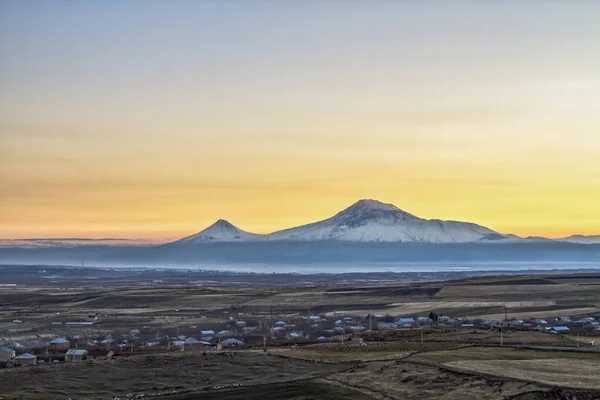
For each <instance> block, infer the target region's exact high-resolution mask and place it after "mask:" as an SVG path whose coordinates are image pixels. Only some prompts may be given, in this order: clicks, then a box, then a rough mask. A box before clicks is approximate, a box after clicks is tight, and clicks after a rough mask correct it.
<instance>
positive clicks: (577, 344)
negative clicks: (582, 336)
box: [577, 333, 579, 348]
mask: <svg viewBox="0 0 600 400" xmlns="http://www.w3.org/2000/svg"><path fill="white" fill-rule="evenodd" d="M577 348H579V333H578V334H577Z"/></svg>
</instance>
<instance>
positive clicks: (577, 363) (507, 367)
mask: <svg viewBox="0 0 600 400" xmlns="http://www.w3.org/2000/svg"><path fill="white" fill-rule="evenodd" d="M444 365H445V366H449V367H452V368H456V369H459V370H461V371H472V372H477V373H485V374H490V375H497V376H502V377H507V378H515V379H523V380H527V381H534V382H539V383H543V384H546V385H552V386H567V387H575V388H582V389H596V388H600V358H598V360H595V361H591V360H580V359H568V360H567V359H564V358H550V359H540V360H485V361H474V360H462V361H452V362H448V363H445V364H444Z"/></svg>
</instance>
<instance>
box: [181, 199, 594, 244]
mask: <svg viewBox="0 0 600 400" xmlns="http://www.w3.org/2000/svg"><path fill="white" fill-rule="evenodd" d="M273 241H278V242H315V241H340V242H367V243H372V242H377V243H477V242H485V243H490V242H494V243H514V242H540V241H563V242H570V243H581V244H594V243H600V236H582V235H573V236H569V237H567V238H563V239H547V238H543V237H528V238H520V237H518V236H516V235H512V234H502V233H498V232H496V231H494V230H492V229H489V228H486V227H484V226H481V225H477V224H474V223H470V222H459V221H442V220H439V219H430V220H428V219H423V218H419V217H417V216H415V215H412V214H410V213H408V212H406V211H403V210H401V209H399V208H398V207H396V206H394V205H392V204H386V203H382V202H380V201H377V200H359V201H358V202H356V203H354V204H353V205H351V206H350V207H348V208H346V209H345V210H343V211H341V212H339V213H337V214H336V215H334V216H333V217H331V218H327V219H325V220H322V221H318V222H314V223H311V224H307V225H302V226H298V227H295V228H290V229H284V230H281V231H276V232H273V233H270V234H256V233H251V232H247V231H244V230H242V229H240V228H238V227H236V226H235V225H233V224H231V223H230V222H228V221H226V220H223V219H220V220H218V221H217V222H215V223H214V224H213V225H211V226H209V227H208V228H206V229H204V230H202V231H200V232H198V233H196V234H194V235H191V236H188V237H185V238H183V239H180V240H178V241H176V242H173V244H174V245H178V246H183V245H201V244H207V243H241V242H273Z"/></svg>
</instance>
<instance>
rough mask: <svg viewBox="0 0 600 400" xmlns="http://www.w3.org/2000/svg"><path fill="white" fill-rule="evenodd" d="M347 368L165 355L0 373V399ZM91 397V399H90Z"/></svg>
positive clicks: (249, 380) (281, 377) (272, 378)
mask: <svg viewBox="0 0 600 400" xmlns="http://www.w3.org/2000/svg"><path fill="white" fill-rule="evenodd" d="M344 368H347V367H345V366H343V365H339V366H338V365H327V364H316V363H308V362H305V361H300V360H293V359H283V358H279V357H272V356H267V355H264V354H258V353H245V354H239V353H235V354H233V353H223V354H220V355H219V354H208V355H202V354H170V355H153V356H135V357H129V358H122V359H116V360H113V361H94V362H89V361H84V362H82V363H65V364H58V365H37V366H32V367H18V368H8V369H0V382H2V385H1V386H0V397H3V398H5V399H8V398H10V397H9V396H10V395H12V394H15V393H25V394H26V395H27V396H26V397H25V398H29V397H30V396H38V397H39V396H42V397H41V398H45V399H54V398H60V399H64V398H67V397H71V398H77V399H80V398H90V399H92V398H93V399H106V398H110V396H113V395H118V396H120V397H124V396H125V395H126V394H127V393H146V394H148V393H157V392H162V393H165V392H167V391H173V390H180V389H184V388H198V389H201V388H204V387H212V386H214V385H227V384H236V383H237V384H244V385H250V384H252V385H254V384H264V383H275V382H283V381H290V380H298V379H307V378H318V377H321V376H323V375H329V374H332V373H336V372H339V371H340V370H343V369H344ZM92 394H93V395H92Z"/></svg>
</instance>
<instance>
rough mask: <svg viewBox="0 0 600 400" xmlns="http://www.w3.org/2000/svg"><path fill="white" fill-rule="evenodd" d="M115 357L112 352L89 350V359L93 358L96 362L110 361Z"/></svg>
mask: <svg viewBox="0 0 600 400" xmlns="http://www.w3.org/2000/svg"><path fill="white" fill-rule="evenodd" d="M112 357H113V352H112V350H104V349H91V350H88V354H87V358H93V359H95V360H110V359H112Z"/></svg>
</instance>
